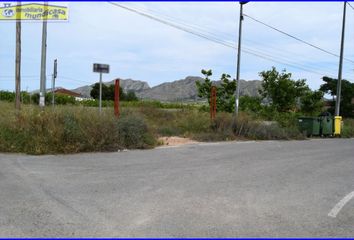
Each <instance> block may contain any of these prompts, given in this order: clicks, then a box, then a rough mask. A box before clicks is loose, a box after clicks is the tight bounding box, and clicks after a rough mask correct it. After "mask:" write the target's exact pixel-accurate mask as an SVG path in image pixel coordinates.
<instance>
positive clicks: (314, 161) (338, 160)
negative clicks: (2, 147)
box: [0, 139, 354, 237]
mask: <svg viewBox="0 0 354 240" xmlns="http://www.w3.org/2000/svg"><path fill="white" fill-rule="evenodd" d="M353 145H354V140H353V139H330V140H309V141H262V142H243V143H241V142H240V143H236V142H228V143H225V142H224V143H210V144H209V143H203V144H192V145H185V146H182V147H171V148H166V147H165V148H157V149H154V150H147V151H139V150H133V151H127V152H119V153H96V154H76V155H58V156H24V155H17V154H0V159H1V160H0V189H1V193H0V237H353V236H354V228H353V225H354V199H351V200H350V201H348V202H347V203H346V204H345V205H344V206H342V208H341V209H340V211H339V212H337V214H336V216H335V217H333V216H328V214H329V212H330V211H331V210H332V209H333V208H334V206H335V205H336V204H338V202H340V201H341V200H342V199H343V198H344V197H345V196H346V195H347V194H348V193H350V192H353V191H354V187H353V182H354V168H353Z"/></svg>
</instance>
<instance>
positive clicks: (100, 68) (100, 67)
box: [93, 63, 109, 112]
mask: <svg viewBox="0 0 354 240" xmlns="http://www.w3.org/2000/svg"><path fill="white" fill-rule="evenodd" d="M93 72H98V73H100V97H99V111H100V112H101V111H102V73H109V65H108V64H100V63H94V64H93Z"/></svg>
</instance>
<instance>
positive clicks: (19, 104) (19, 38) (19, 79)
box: [15, 2, 21, 110]
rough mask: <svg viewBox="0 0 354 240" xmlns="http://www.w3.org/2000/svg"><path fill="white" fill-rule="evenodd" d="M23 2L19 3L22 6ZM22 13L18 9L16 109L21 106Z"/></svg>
mask: <svg viewBox="0 0 354 240" xmlns="http://www.w3.org/2000/svg"><path fill="white" fill-rule="evenodd" d="M20 5H21V2H18V3H17V6H18V7H20ZM20 17H21V13H20V12H19V11H16V60H15V65H16V66H15V88H16V104H15V106H16V109H17V110H19V109H20V107H21V96H20V94H21V19H20Z"/></svg>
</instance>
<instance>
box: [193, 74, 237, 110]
mask: <svg viewBox="0 0 354 240" xmlns="http://www.w3.org/2000/svg"><path fill="white" fill-rule="evenodd" d="M201 72H202V74H203V75H204V77H205V79H204V81H203V82H200V81H197V82H196V84H197V89H198V96H199V97H201V98H206V99H208V103H209V104H210V92H211V87H212V85H213V83H212V81H211V80H210V78H209V77H211V76H212V71H211V70H202V71H201ZM230 78H231V76H230V75H228V74H222V75H221V78H220V81H221V84H220V85H219V86H216V110H217V111H218V112H232V111H233V110H234V109H235V90H236V80H235V79H234V80H231V79H230Z"/></svg>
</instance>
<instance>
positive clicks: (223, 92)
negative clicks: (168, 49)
mask: <svg viewBox="0 0 354 240" xmlns="http://www.w3.org/2000/svg"><path fill="white" fill-rule="evenodd" d="M202 73H203V74H204V75H205V81H204V82H197V87H198V93H199V95H200V96H201V97H204V98H207V99H208V100H210V89H211V86H212V82H211V80H210V78H209V77H210V76H211V75H212V72H211V70H208V71H206V70H203V71H202ZM260 75H261V76H262V78H263V89H262V91H261V94H262V95H261V97H250V96H242V97H241V98H240V113H239V115H238V118H237V120H235V117H234V116H233V115H232V113H231V112H232V111H233V109H234V97H233V95H234V91H235V88H236V82H235V81H234V80H233V81H231V80H230V76H229V75H227V74H223V75H222V76H221V83H220V84H219V85H218V86H217V93H218V95H217V97H218V101H217V107H218V114H217V116H216V119H214V120H213V121H211V120H210V115H209V107H208V105H207V103H163V102H159V101H135V100H134V101H122V102H121V117H120V118H119V119H117V118H116V117H115V116H114V114H113V105H114V104H113V101H112V100H111V97H112V92H110V93H109V91H112V87H107V88H106V90H105V91H106V92H105V95H104V96H105V97H104V99H105V100H103V104H102V105H103V107H104V109H103V112H102V114H99V113H98V110H97V106H98V100H97V99H89V100H82V101H75V98H73V97H69V96H65V95H59V94H56V96H55V97H56V103H57V106H55V107H54V108H53V107H46V108H45V109H40V108H39V107H38V94H33V95H29V94H28V93H26V92H22V93H21V97H22V101H23V103H26V104H24V105H23V106H22V109H21V111H16V110H15V109H14V105H13V101H14V93H10V92H4V91H0V100H1V101H0V107H1V109H2V111H1V112H0V152H23V153H29V154H56V153H76V152H91V151H117V150H119V149H125V148H129V149H134V148H139V149H145V148H152V147H154V146H156V145H157V144H158V140H157V139H158V137H160V136H182V137H189V138H192V139H196V140H200V141H221V140H234V139H256V140H266V139H303V138H304V136H303V135H302V134H301V133H300V132H299V130H298V126H297V124H298V121H297V118H298V117H299V116H302V115H304V114H308V115H317V114H318V113H319V112H321V111H322V108H323V100H322V98H323V94H324V92H326V93H331V94H334V92H335V89H333V86H334V85H335V81H334V80H333V79H327V78H324V79H325V82H326V83H325V84H324V85H322V86H321V89H320V90H321V91H311V90H310V89H309V87H308V86H307V85H306V81H305V80H297V81H295V80H292V79H291V74H290V73H286V71H285V70H284V71H283V72H281V73H279V72H277V71H276V69H275V68H272V69H271V70H269V71H264V72H261V73H260ZM350 86H351V85H350V84H349V85H348V84H347V83H345V84H344V89H347V87H350ZM96 88H97V84H96V87H95V88H94V89H96ZM107 89H108V90H107ZM349 89H350V88H349ZM96 90H97V89H96ZM121 91H122V90H121ZM94 92H95V91H93V93H92V94H93V95H95V93H94ZM128 95H129V94H126V95H125V93H123V94H122V95H121V96H123V98H124V97H125V99H133V98H134V96H135V95H134V96H133V95H131V96H130V97H127V96H128ZM350 96H351V95H350V91H349V90H345V91H344V97H343V101H344V102H346V101H348V100H349V98H350ZM51 97H52V96H51V94H50V93H49V94H47V96H46V102H47V104H50V102H51ZM29 103H33V104H29ZM62 105H66V106H62ZM343 109H349V105H346V104H343ZM342 136H343V137H354V120H353V119H350V118H345V120H344V126H343V130H342Z"/></svg>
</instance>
